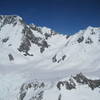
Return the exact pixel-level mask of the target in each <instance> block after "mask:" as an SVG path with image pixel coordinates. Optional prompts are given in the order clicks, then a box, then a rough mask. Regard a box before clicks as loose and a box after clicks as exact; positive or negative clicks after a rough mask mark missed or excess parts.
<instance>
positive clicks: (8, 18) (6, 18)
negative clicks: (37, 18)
mask: <svg viewBox="0 0 100 100" xmlns="http://www.w3.org/2000/svg"><path fill="white" fill-rule="evenodd" d="M18 22H20V23H22V22H23V19H22V18H21V17H20V16H17V15H0V23H1V25H2V26H3V25H6V24H14V25H15V24H17V23H18Z"/></svg>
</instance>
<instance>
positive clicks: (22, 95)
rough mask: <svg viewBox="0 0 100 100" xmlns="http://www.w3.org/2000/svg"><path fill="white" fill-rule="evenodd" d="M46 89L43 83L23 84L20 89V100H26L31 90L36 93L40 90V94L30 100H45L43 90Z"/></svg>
mask: <svg viewBox="0 0 100 100" xmlns="http://www.w3.org/2000/svg"><path fill="white" fill-rule="evenodd" d="M44 87H45V84H44V83H43V82H38V81H36V82H30V83H28V84H23V85H22V86H21V88H20V93H19V94H20V96H19V99H18V100H24V98H25V96H26V95H27V92H28V90H29V89H33V90H34V93H35V92H36V91H37V90H39V92H38V93H37V92H36V94H35V95H34V93H33V96H32V97H31V98H30V100H42V99H43V93H44V91H43V88H44Z"/></svg>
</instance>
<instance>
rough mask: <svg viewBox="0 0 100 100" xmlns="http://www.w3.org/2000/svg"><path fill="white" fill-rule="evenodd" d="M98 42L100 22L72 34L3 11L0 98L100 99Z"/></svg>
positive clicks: (2, 99) (0, 48) (0, 37)
mask: <svg viewBox="0 0 100 100" xmlns="http://www.w3.org/2000/svg"><path fill="white" fill-rule="evenodd" d="M99 45H100V28H99V27H91V26H89V27H88V28H86V29H84V30H81V31H79V32H78V33H76V34H74V35H70V36H69V35H63V34H60V33H57V32H55V31H54V30H52V29H50V28H47V27H38V26H36V25H34V24H26V22H25V21H24V20H23V19H22V18H21V17H19V16H16V15H1V16H0V100H66V99H69V100H89V99H91V100H99V98H100V79H99V78H100V73H99V72H100V61H99V60H100V46H99ZM80 72H81V73H80ZM82 73H83V74H82Z"/></svg>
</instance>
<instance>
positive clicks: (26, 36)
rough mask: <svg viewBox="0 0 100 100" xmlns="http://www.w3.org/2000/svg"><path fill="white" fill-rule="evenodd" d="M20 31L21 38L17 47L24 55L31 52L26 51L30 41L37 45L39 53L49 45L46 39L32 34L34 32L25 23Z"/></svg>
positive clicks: (28, 48)
mask: <svg viewBox="0 0 100 100" xmlns="http://www.w3.org/2000/svg"><path fill="white" fill-rule="evenodd" d="M22 33H23V39H22V43H21V45H20V47H19V48H18V50H19V51H20V52H24V53H25V55H26V56H27V55H29V56H32V54H29V53H28V51H29V50H30V47H31V43H33V44H35V45H37V46H39V47H40V52H41V53H43V51H44V50H45V48H48V47H49V45H48V43H47V42H46V40H44V39H42V38H41V37H36V36H34V33H33V32H32V31H31V28H30V27H28V26H27V25H25V26H24V29H23V31H22Z"/></svg>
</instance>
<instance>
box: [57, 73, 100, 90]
mask: <svg viewBox="0 0 100 100" xmlns="http://www.w3.org/2000/svg"><path fill="white" fill-rule="evenodd" d="M76 83H78V84H80V85H88V86H89V87H90V88H91V89H92V90H94V89H95V88H97V87H98V88H100V80H91V79H88V78H87V77H85V76H84V75H83V74H82V73H79V74H77V75H76V76H73V77H72V78H70V79H69V80H68V81H66V80H65V81H59V82H58V83H57V88H58V89H59V90H61V87H62V86H65V88H66V89H67V90H71V89H75V88H77V87H76Z"/></svg>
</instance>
